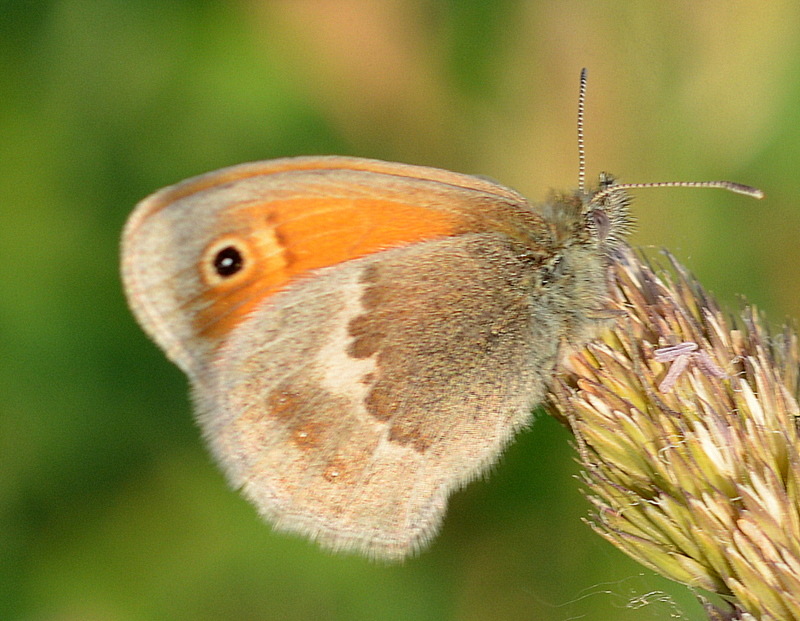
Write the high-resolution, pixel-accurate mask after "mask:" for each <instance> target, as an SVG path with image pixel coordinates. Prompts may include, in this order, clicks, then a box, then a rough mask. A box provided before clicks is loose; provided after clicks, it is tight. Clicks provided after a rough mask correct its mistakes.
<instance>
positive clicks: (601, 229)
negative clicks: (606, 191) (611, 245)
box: [589, 209, 611, 241]
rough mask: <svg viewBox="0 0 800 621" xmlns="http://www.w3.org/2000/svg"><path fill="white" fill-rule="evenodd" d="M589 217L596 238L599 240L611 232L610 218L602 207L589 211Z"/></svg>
mask: <svg viewBox="0 0 800 621" xmlns="http://www.w3.org/2000/svg"><path fill="white" fill-rule="evenodd" d="M589 217H590V218H591V219H592V225H593V227H594V230H595V232H596V234H597V238H598V239H599V240H601V241H603V240H605V239H606V238H607V237H608V234H609V233H610V232H611V220H610V218H609V217H608V214H607V213H606V212H605V210H604V209H593V210H592V211H591V212H589Z"/></svg>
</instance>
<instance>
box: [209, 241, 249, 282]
mask: <svg viewBox="0 0 800 621" xmlns="http://www.w3.org/2000/svg"><path fill="white" fill-rule="evenodd" d="M243 265H244V258H243V257H242V253H241V252H239V251H238V250H237V249H236V248H234V247H233V246H225V247H224V248H223V249H222V250H220V251H219V252H218V253H217V256H216V257H214V269H215V270H216V271H217V274H219V275H220V276H223V277H227V276H233V275H234V274H235V273H236V272H238V271H239V270H240V269H242V266H243Z"/></svg>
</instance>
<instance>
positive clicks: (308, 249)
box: [195, 198, 465, 339]
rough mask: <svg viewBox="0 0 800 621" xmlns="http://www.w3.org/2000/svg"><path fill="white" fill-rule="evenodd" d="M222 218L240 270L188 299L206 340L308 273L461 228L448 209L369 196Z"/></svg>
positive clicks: (266, 206)
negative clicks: (239, 255) (240, 259)
mask: <svg viewBox="0 0 800 621" xmlns="http://www.w3.org/2000/svg"><path fill="white" fill-rule="evenodd" d="M227 216H228V217H229V218H232V224H233V226H232V227H231V228H232V229H234V230H235V231H236V232H235V233H232V234H230V235H229V236H226V237H223V238H222V239H223V240H224V239H227V238H228V237H230V238H233V239H238V240H239V244H240V247H241V248H244V251H245V252H244V255H245V261H244V264H245V267H244V268H243V269H242V271H241V272H240V273H239V274H237V275H236V276H235V277H233V278H230V279H227V280H219V281H218V282H215V283H207V284H208V288H207V289H206V290H205V291H204V292H203V293H202V294H201V298H202V299H201V300H196V301H195V303H196V302H198V301H199V302H201V304H200V305H199V306H201V309H200V310H199V311H198V313H197V316H196V319H195V327H196V329H197V331H198V333H199V334H201V335H202V336H204V337H207V338H210V339H221V338H224V337H225V335H227V334H228V333H229V332H230V331H231V330H232V329H233V328H235V327H236V325H238V324H239V323H240V322H241V321H242V320H243V319H244V318H246V317H247V316H248V315H249V314H250V313H251V312H252V311H253V310H255V308H256V307H257V306H258V305H259V304H260V303H261V302H262V301H263V300H264V299H265V298H268V297H270V296H272V295H273V294H275V293H277V292H278V291H280V290H281V289H283V288H285V287H286V286H287V285H289V284H290V283H291V282H293V281H294V280H296V279H298V278H302V277H303V276H305V275H308V274H309V273H310V272H312V271H313V270H316V269H319V268H323V267H329V266H333V265H338V264H339V263H343V262H345V261H349V260H351V259H357V258H359V257H363V256H366V255H369V254H373V253H375V252H380V251H382V250H387V249H389V248H397V247H400V246H406V245H410V244H414V243H418V242H421V241H426V240H431V239H437V238H441V237H447V236H452V235H457V234H459V233H461V232H463V231H464V230H465V223H464V221H463V218H460V217H459V216H458V215H456V214H455V213H448V212H444V211H439V210H433V209H430V208H427V207H422V206H419V205H413V204H408V203H401V202H397V201H391V200H380V199H373V198H297V199H286V200H273V201H268V202H263V203H252V204H249V205H247V206H243V207H239V208H236V209H235V211H234V212H233V213H228V214H227ZM214 243H215V245H217V244H219V242H218V241H215V242H214Z"/></svg>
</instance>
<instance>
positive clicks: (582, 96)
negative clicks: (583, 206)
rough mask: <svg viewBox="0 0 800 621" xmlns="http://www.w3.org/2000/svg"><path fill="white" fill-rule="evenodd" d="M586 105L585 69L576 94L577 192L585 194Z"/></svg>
mask: <svg viewBox="0 0 800 621" xmlns="http://www.w3.org/2000/svg"><path fill="white" fill-rule="evenodd" d="M585 105H586V67H584V68H583V69H582V70H581V90H580V93H579V94H578V190H579V191H580V193H581V194H585V193H586V152H585V151H584V148H583V109H584V107H585Z"/></svg>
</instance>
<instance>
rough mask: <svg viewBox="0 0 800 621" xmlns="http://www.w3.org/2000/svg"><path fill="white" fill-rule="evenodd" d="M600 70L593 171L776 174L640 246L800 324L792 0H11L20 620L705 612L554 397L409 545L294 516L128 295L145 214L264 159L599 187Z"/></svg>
mask: <svg viewBox="0 0 800 621" xmlns="http://www.w3.org/2000/svg"><path fill="white" fill-rule="evenodd" d="M584 66H586V67H588V68H589V77H590V80H589V99H588V108H587V119H586V123H587V126H586V135H587V149H588V166H589V176H590V178H592V179H594V178H596V175H597V173H598V172H599V171H600V170H609V171H612V172H614V173H616V174H617V175H618V176H619V177H620V178H621V180H623V181H666V180H670V181H672V180H708V179H717V178H726V179H733V180H736V181H740V182H744V183H749V184H752V185H756V186H758V187H761V188H762V189H763V190H764V191H765V192H766V193H767V198H766V199H765V200H764V201H762V202H760V203H759V202H756V201H753V200H751V199H748V198H745V197H741V196H736V195H733V194H729V193H724V192H720V191H712V190H657V191H655V190H651V191H640V192H639V193H637V195H636V202H635V205H634V210H635V213H636V215H637V216H638V218H639V226H638V230H637V233H636V235H635V237H634V241H635V242H636V243H638V244H641V245H647V246H652V247H654V248H658V247H661V246H666V247H668V248H670V249H671V250H673V251H674V252H675V253H676V254H677V255H678V257H679V258H680V259H681V260H683V261H684V262H685V263H686V264H687V265H688V266H689V267H690V268H691V269H693V270H694V271H695V272H696V273H697V274H698V275H699V277H700V279H701V281H702V282H704V283H705V285H706V286H707V287H708V288H710V289H711V290H712V291H714V292H716V293H717V294H718V295H719V296H720V297H721V298H722V299H723V300H724V301H725V302H726V303H728V304H729V305H731V306H734V305H736V304H737V294H743V295H745V296H747V298H748V299H749V300H750V301H753V302H755V303H757V304H758V305H759V306H761V307H762V308H764V309H765V310H766V311H767V312H768V313H769V317H770V319H771V320H772V321H773V322H774V323H776V324H777V323H780V322H782V321H783V320H784V318H786V317H797V316H799V315H800V265H798V255H800V244H799V243H798V241H799V240H800V205H798V200H797V199H796V195H797V193H798V187H797V185H798V174H797V173H798V163H800V4H798V3H797V2H796V0H785V1H783V2H781V1H769V0H768V1H764V0H750V1H741V2H740V1H735V0H730V1H725V2H718V1H711V0H686V1H677V0H670V1H668V2H663V1H662V2H650V1H636V2H632V1H629V0H627V1H626V0H619V1H609V2H589V1H583V2H581V1H578V0H563V1H558V2H533V1H527V2H526V1H522V0H495V1H493V2H489V1H478V0H472V1H470V0H449V1H448V0H440V1H429V2H422V1H418V0H417V1H415V0H341V1H333V0H262V1H260V2H259V1H256V0H252V1H239V2H221V1H219V0H158V1H156V0H107V1H100V0H61V1H54V2H28V1H23V0H2V1H0V93H2V95H0V265H2V266H4V268H3V270H2V276H0V361H1V362H0V365H1V366H0V620H2V621H5V620H7V619H8V620H18V619H19V620H37V621H38V620H47V621H50V620H52V621H56V620H57V621H62V620H63V621H66V620H81V621H84V620H89V621H91V620H111V621H115V620H124V621H138V620H150V619H152V620H166V621H170V620H178V619H198V620H205V619H208V620H212V619H237V620H239V619H241V620H262V619H264V620H266V619H313V620H314V621H321V620H327V619H348V620H350V619H354V620H360V619H387V620H394V619H404V620H405V619H409V620H416V619H422V620H438V619H458V620H484V619H492V620H507V619H508V620H513V619H541V620H551V619H552V620H566V619H574V618H579V617H580V618H585V619H589V620H591V621H596V620H603V619H614V620H625V619H636V620H642V619H670V618H676V617H677V618H681V619H701V618H702V612H701V610H700V608H699V607H698V605H697V604H696V603H694V601H693V598H692V596H691V594H690V593H689V592H688V591H687V589H685V588H684V587H682V586H680V585H677V584H673V583H670V582H668V581H666V580H663V579H661V578H659V577H657V576H655V575H654V574H653V573H652V572H650V571H647V570H644V569H642V568H641V567H640V566H638V565H636V564H635V563H633V562H632V561H629V560H628V559H627V558H626V557H624V556H623V555H622V554H621V553H619V552H617V551H616V550H615V549H613V548H612V547H611V546H610V545H608V544H606V543H605V542H603V541H602V540H601V539H600V538H599V537H597V536H596V535H594V534H593V533H592V531H591V530H590V529H589V528H588V527H587V526H586V525H585V524H583V523H582V522H581V517H582V516H584V515H586V514H587V512H588V506H587V503H586V502H585V501H584V500H583V498H582V497H581V494H580V491H579V488H580V486H579V484H578V482H577V481H576V480H575V478H574V475H575V474H576V473H577V472H578V468H577V466H576V465H575V463H574V455H573V450H572V448H571V446H570V438H569V435H568V434H567V433H566V432H565V431H564V430H563V429H562V428H561V427H560V426H559V425H558V424H557V423H555V422H554V421H553V420H550V419H547V418H540V419H539V420H538V421H537V423H536V424H535V425H534V426H533V428H532V429H531V430H530V431H528V432H526V433H524V434H522V435H521V436H520V438H519V441H518V442H517V443H516V444H515V445H514V446H513V448H512V449H511V450H509V451H508V453H507V454H506V456H505V457H504V458H503V460H502V462H501V463H500V465H499V466H498V467H497V468H496V469H495V471H494V473H493V474H492V475H491V477H489V480H488V481H478V482H476V483H473V484H472V485H471V486H470V487H469V488H468V489H467V490H466V491H464V492H462V493H460V494H457V495H456V496H455V498H453V501H452V503H451V507H450V510H449V514H448V516H447V519H446V521H445V525H444V529H443V532H442V534H441V535H440V536H439V537H438V538H437V540H436V541H435V542H434V544H433V546H432V547H431V548H430V549H429V550H428V551H426V552H425V553H424V554H423V555H422V556H421V557H419V558H417V559H414V560H411V561H409V562H407V563H406V564H405V565H403V566H391V567H385V566H380V565H376V564H373V563H370V562H367V561H365V560H362V559H360V558H352V557H341V556H332V555H329V554H327V553H324V552H320V551H318V550H317V549H316V548H315V546H313V545H311V544H308V543H306V542H305V541H302V540H298V539H295V538H292V537H286V536H282V535H275V534H273V533H271V532H270V529H269V527H268V526H266V525H264V524H263V523H261V522H260V521H259V519H258V518H257V516H256V514H255V511H254V510H253V509H252V508H251V507H250V506H249V505H248V504H247V503H246V502H245V501H243V500H242V499H241V498H240V497H239V495H238V494H236V493H234V492H232V491H230V490H229V489H228V488H227V487H226V485H225V482H224V480H223V477H222V475H221V474H220V473H219V471H218V470H217V469H216V468H215V466H214V465H213V464H212V463H210V459H209V457H208V456H207V454H206V452H205V449H204V447H203V446H202V442H201V439H200V436H199V433H198V431H197V429H196V428H195V426H194V424H193V422H192V419H191V414H190V407H189V403H188V399H187V396H186V383H185V380H184V378H183V377H182V375H181V374H180V373H179V372H178V371H177V369H175V368H174V367H173V366H172V365H170V364H169V363H168V362H167V361H166V360H165V359H164V357H163V356H162V355H161V353H160V352H159V351H157V350H156V348H155V347H154V346H153V345H152V344H151V343H150V342H149V341H148V340H147V339H146V338H145V336H144V335H143V334H142V332H141V331H140V330H139V328H138V327H137V326H136V325H135V323H134V321H133V319H132V318H131V316H130V314H129V312H128V311H127V309H126V306H125V302H124V300H123V297H122V292H121V289H120V284H119V278H118V238H119V232H120V229H121V227H122V225H123V223H124V221H125V218H126V216H127V215H128V213H129V212H130V210H131V209H132V207H133V205H134V204H135V203H136V202H137V201H138V200H139V199H141V198H142V197H144V196H145V195H147V194H149V193H150V192H152V191H154V190H155V189H157V188H159V187H161V186H164V185H167V184H170V183H173V182H176V181H178V180H180V179H182V178H185V177H188V176H191V175H195V174H198V173H202V172H205V171H208V170H211V169H214V168H218V167H221V166H227V165H230V164H236V163H239V162H242V161H247V160H257V159H267V158H273V157H282V156H288V155H298V154H318V153H339V154H348V155H358V156H364V157H377V158H382V159H388V160H399V161H404V162H409V163H415V164H426V165H433V166H440V167H444V168H450V169H454V170H458V171H461V172H468V173H476V174H485V175H489V176H491V177H493V178H496V179H498V180H500V181H501V182H503V183H506V184H508V185H510V186H512V187H515V188H517V189H519V190H520V191H522V192H523V193H525V194H526V195H528V196H530V197H531V198H532V199H533V200H538V199H540V198H542V197H543V196H544V195H545V194H546V192H547V191H548V189H550V188H556V189H561V188H569V187H574V185H575V183H576V179H577V157H576V138H575V113H576V103H577V87H578V76H579V72H580V69H581V67H584Z"/></svg>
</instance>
